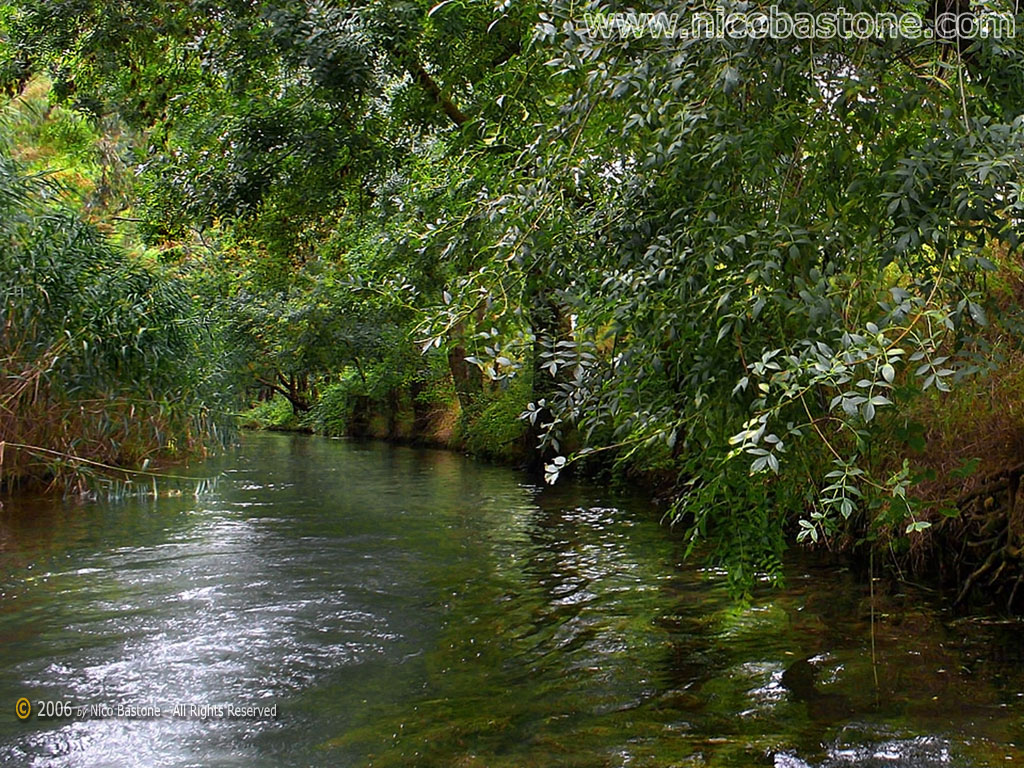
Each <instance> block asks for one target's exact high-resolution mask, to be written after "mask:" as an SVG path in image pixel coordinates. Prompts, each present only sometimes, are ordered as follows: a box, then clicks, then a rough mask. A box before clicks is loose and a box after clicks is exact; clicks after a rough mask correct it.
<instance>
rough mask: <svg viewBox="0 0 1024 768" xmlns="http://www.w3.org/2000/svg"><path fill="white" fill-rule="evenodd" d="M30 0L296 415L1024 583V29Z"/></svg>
mask: <svg viewBox="0 0 1024 768" xmlns="http://www.w3.org/2000/svg"><path fill="white" fill-rule="evenodd" d="M791 5H792V7H788V6H787V7H788V10H790V11H794V12H796V11H810V10H813V9H811V8H809V7H805V5H804V4H801V3H793V4H791ZM853 5H856V10H859V11H864V12H868V11H872V12H876V11H877V12H881V11H892V10H893V8H892V7H891V6H893V5H894V4H891V3H889V4H882V3H856V4H853ZM895 6H898V7H897V8H896V10H898V11H900V12H902V13H913V14H916V15H917V17H918V18H920V19H922V20H924V21H926V22H929V23H930V21H934V20H935V19H936V17H937V16H938V15H939V14H940V12H943V11H950V10H951V9H952V10H951V12H955V13H958V14H961V15H962V16H964V17H969V18H970V19H975V18H976V17H977V16H978V15H979V14H981V13H982V12H983V11H984V12H985V13H989V12H995V11H998V12H1002V13H1003V14H1004V15H1005V18H1006V19H1008V20H1009V21H1011V22H1017V21H1019V19H1015V18H1014V17H1013V15H1012V14H1013V13H1014V12H1016V9H1015V8H1014V7H1013V5H1012V4H1011V3H998V2H997V3H993V4H990V6H991V7H989V6H985V8H984V9H981V8H980V7H979V8H976V9H973V10H972V9H971V8H968V7H963V6H962V5H958V6H956V8H952V6H950V8H947V7H946V6H945V5H943V4H942V3H936V2H910V1H909V0H908V2H905V3H896V4H895ZM5 7H6V8H7V10H6V12H5V15H4V17H3V18H4V19H5V22H4V25H5V29H6V42H5V45H6V50H7V56H8V62H7V64H6V68H5V69H4V71H5V72H7V75H6V76H7V79H8V82H7V83H6V86H7V87H8V88H9V90H10V91H12V92H14V93H17V92H18V90H19V88H22V87H23V86H24V84H25V83H26V82H27V79H26V78H27V77H28V75H29V74H31V73H32V72H44V71H45V72H46V73H48V74H49V76H50V77H52V78H53V82H54V94H55V95H56V96H57V97H59V98H62V99H63V100H64V101H65V102H66V103H68V104H71V105H75V106H76V107H77V108H78V109H81V110H86V111H89V112H91V113H92V114H94V115H96V116H97V117H100V116H110V115H115V116H117V118H118V119H119V120H121V121H123V122H124V124H125V125H128V126H131V127H132V129H133V130H135V131H137V132H138V135H139V137H140V138H139V142H138V147H137V149H138V159H137V171H138V183H137V186H136V188H135V190H134V194H135V195H136V196H137V198H138V201H139V206H140V211H141V217H142V218H143V219H144V222H143V223H142V224H141V225H140V226H141V232H142V234H143V235H144V236H145V237H146V238H147V239H148V242H149V243H150V244H151V245H153V246H156V247H159V248H161V249H162V250H163V258H164V260H165V262H166V263H167V264H171V265H173V266H174V267H175V268H176V269H184V270H190V271H192V272H194V273H198V274H199V275H200V276H201V277H200V278H199V284H200V285H201V286H202V288H201V292H202V293H203V295H204V296H205V297H207V299H206V300H207V301H208V302H209V303H210V304H211V305H215V306H217V307H219V308H220V309H222V310H223V312H221V313H220V316H221V317H223V318H225V320H224V322H223V324H222V327H221V328H220V330H221V333H222V334H223V338H224V339H227V340H229V341H227V348H228V349H230V350H231V352H232V356H231V358H230V360H231V366H232V367H233V369H234V370H235V371H236V372H237V373H238V375H240V376H241V377H242V380H243V381H246V382H247V383H248V385H249V387H250V393H251V395H252V396H253V397H263V398H267V397H270V396H272V395H274V393H277V396H279V397H283V398H285V401H286V402H287V405H283V406H281V407H278V406H274V405H264V406H261V408H262V410H261V413H265V414H269V413H274V414H276V415H275V417H274V418H275V419H276V420H278V421H287V423H289V424H291V425H300V424H306V425H307V426H315V427H318V428H320V429H333V430H347V431H350V432H371V433H375V434H391V435H402V436H409V437H411V436H415V435H416V434H423V433H424V432H426V431H431V430H432V431H433V432H434V433H436V434H438V435H443V436H444V438H445V439H450V440H456V441H459V442H460V444H461V445H469V446H472V447H474V448H475V450H477V451H478V452H481V453H490V454H492V455H496V456H499V457H504V458H509V457H516V458H518V459H520V460H524V461H533V462H534V463H536V464H538V465H542V466H544V467H545V469H546V474H547V477H548V479H549V480H551V481H555V480H557V478H558V477H559V476H560V475H561V474H563V473H565V472H566V471H568V470H569V469H570V468H573V467H582V468H585V469H587V470H588V471H591V472H604V473H608V474H616V473H619V474H634V475H640V476H643V477H646V478H657V480H658V482H659V483H661V484H666V485H668V486H670V487H671V488H672V490H673V498H674V499H675V501H674V503H673V506H672V508H671V516H672V518H673V519H674V520H675V521H676V522H677V523H678V524H679V525H681V526H685V527H686V529H687V530H688V531H689V532H690V535H691V536H692V537H693V539H694V541H695V542H696V541H703V540H711V541H712V542H713V543H714V544H715V552H717V553H718V557H719V558H720V559H721V560H722V561H723V562H724V563H725V564H727V565H728V567H729V570H730V573H731V574H732V577H733V579H734V583H735V585H736V586H737V588H738V589H740V590H742V589H744V588H745V587H746V586H747V585H749V584H750V583H751V581H752V580H753V579H754V577H755V574H767V575H768V576H769V577H775V576H777V574H778V573H779V556H780V553H781V551H782V548H783V546H784V544H785V542H786V541H787V540H793V539H796V540H798V541H801V542H805V543H807V544H819V545H828V546H843V547H865V546H866V547H881V548H884V549H885V550H886V551H887V552H889V553H892V554H894V555H895V556H896V559H897V560H898V561H899V562H900V563H906V564H917V565H921V566H924V567H931V566H930V565H928V564H934V563H935V562H936V556H935V550H934V549H931V548H932V547H935V546H938V544H939V543H941V545H942V546H943V547H948V546H949V545H950V544H949V542H953V544H954V545H956V544H957V543H962V542H965V541H970V542H972V544H977V546H972V547H970V548H963V549H962V554H961V555H960V556H959V557H957V558H953V559H952V560H951V561H949V562H946V563H945V564H944V566H943V567H944V568H945V569H946V573H947V575H948V577H949V578H950V580H952V581H957V582H959V583H960V585H961V589H962V590H963V592H964V594H965V595H966V594H967V592H968V591H970V590H971V589H974V588H975V587H977V585H979V584H982V583H984V584H987V585H989V586H990V587H991V589H992V590H993V591H995V592H997V593H999V594H1000V597H1001V598H1002V599H1003V600H1005V601H1006V603H1007V604H1008V605H1009V606H1010V607H1011V608H1013V607H1014V606H1015V605H1016V607H1018V608H1019V604H1020V602H1021V601H1024V594H1018V591H1017V588H1016V587H1017V584H1019V583H1020V581H1021V580H1022V578H1024V562H1022V560H1021V555H1020V553H1021V551H1022V544H1024V524H1021V522H1020V521H1019V520H1018V518H1019V517H1020V515H1019V514H1018V512H1017V510H1018V506H1019V505H1018V503H1017V501H1016V493H1017V488H1018V485H1019V483H1017V481H1016V480H1014V479H1013V478H1018V477H1019V474H1020V472H1019V471H1018V470H1016V469H1014V467H1016V465H1017V462H1018V460H1019V459H1018V458H1017V454H1016V453H1015V452H1016V450H1017V448H1018V447H1020V446H1021V445H1024V418H1022V416H1021V412H1020V409H1019V407H1018V406H1017V403H1016V399H1015V398H1016V397H1017V396H1016V395H1013V394H1011V393H1012V391H1013V390H1014V386H1013V385H1014V383H1015V382H1016V381H1017V379H1016V376H1017V374H1016V372H1017V371H1018V370H1019V366H1018V362H1019V361H1020V359H1021V352H1020V348H1019V338H1020V334H1019V330H1020V328H1019V325H1018V323H1017V316H1018V314H1019V299H1020V296H1021V295H1024V291H1022V286H1024V284H1022V277H1021V276H1022V274H1024V272H1022V265H1021V262H1020V256H1019V243H1020V235H1021V229H1022V226H1024V217H1022V212H1024V204H1022V201H1021V181H1020V178H1021V168H1022V164H1024V116H1022V115H1024V56H1022V53H1024V52H1022V50H1021V43H1020V37H1019V36H1011V35H1006V36H1003V37H980V38H978V39H972V40H970V41H964V40H957V39H955V38H953V37H950V36H949V35H948V34H944V33H943V30H942V29H940V28H938V27H935V28H934V30H935V31H936V32H937V33H938V34H933V35H932V36H931V37H927V38H922V39H907V38H904V37H899V36H868V37H863V38H855V37H852V36H845V37H844V36H842V35H836V36H832V37H815V38H812V39H806V38H802V37H794V36H785V37H782V38H775V39H773V38H771V37H766V36H761V35H737V36H725V35H722V36H719V37H714V38H708V39H702V38H699V37H689V38H685V37H680V36H679V35H676V36H671V35H666V34H640V33H636V34H634V33H632V32H630V33H623V32H622V30H621V29H619V30H618V31H616V29H615V28H609V27H608V26H607V24H605V26H604V27H600V25H598V26H594V24H595V21H594V19H595V18H597V17H594V16H593V15H592V14H593V13H594V12H600V13H604V14H606V15H604V16H601V17H600V19H605V20H607V19H608V18H609V17H608V16H607V13H609V12H613V11H618V10H623V9H619V8H617V7H612V6H611V5H607V6H606V5H602V4H599V3H592V4H589V5H586V6H580V5H579V4H575V3H561V2H557V1H556V2H546V3H530V2H527V3H508V2H478V1H473V0H446V2H440V3H437V2H402V3H395V2H384V1H383V0H382V1H380V2H374V1H373V0H369V1H367V2H362V3H354V4H346V5H344V6H343V7H338V6H336V5H334V4H329V3H320V2H270V1H269V0H268V2H258V3H241V2H239V3H221V4H212V5H211V4H208V3H205V2H192V3H160V2H157V3H147V4H145V5H144V6H142V5H138V4H130V5H118V6H116V7H111V6H110V5H109V4H108V3H102V2H76V3H63V2H49V3H11V4H8V5H7V6H5ZM645 10H647V11H651V12H664V13H665V14H666V16H664V18H668V14H673V13H674V14H677V15H678V16H680V17H681V20H682V22H685V21H686V19H687V18H688V16H687V14H688V13H692V11H693V9H689V8H678V7H676V6H674V5H672V4H670V3H664V4H662V3H651V4H648V6H647V7H646V9H645ZM723 10H729V11H734V10H749V8H748V7H747V5H744V6H743V7H742V8H740V7H739V6H736V7H733V6H732V5H729V4H726V5H725V6H723ZM587 14H591V15H590V16H587ZM600 19H598V20H600ZM1017 26H1019V24H1018V25H1017ZM640 31H641V32H643V30H640ZM648 32H650V30H648ZM979 382H982V383H979ZM981 392H989V393H993V397H992V398H991V399H992V401H993V403H994V407H992V408H991V409H988V408H987V407H986V405H985V403H984V400H985V399H986V398H984V397H980V396H979V393H981ZM996 392H999V393H1002V394H1000V395H999V397H998V398H997V397H995V396H994V393H996ZM1000 398H1004V399H1005V401H1004V400H1003V399H1000ZM285 401H281V402H285ZM979 401H981V403H980V405H979ZM270 402H271V403H273V401H270ZM965 403H970V404H971V405H972V407H971V408H966V409H965V408H964V404H965ZM275 409H276V410H275ZM957 413H959V414H960V416H959V417H958V418H957V417H955V414H957ZM981 425H984V427H982V426H981ZM976 428H977V429H979V430H983V431H982V432H980V433H979V434H978V435H977V437H976V438H974V437H971V438H966V437H965V438H964V439H960V440H950V439H949V435H950V434H958V435H969V434H971V432H972V431H973V430H974V429H976ZM1007 473H1009V474H1007ZM1007 478H1010V479H1007ZM1003 480H1005V482H1003ZM1000 482H1002V485H999V483H1000ZM996 486H998V492H996V490H992V492H991V493H988V492H987V491H985V492H983V489H986V488H988V489H990V490H991V489H995V488H996ZM972 493H976V494H978V495H975V496H971V495H970V494H972ZM999 494H1002V496H999ZM997 496H998V499H997V498H996V497H997ZM982 497H984V498H982ZM977 499H981V501H980V502H977V503H978V504H981V505H982V506H981V508H980V511H979V509H977V508H976V506H977V504H976V503H975V502H976V500H977ZM988 499H991V503H989V502H988V501H986V500H988ZM986 503H989V507H988V508H985V507H984V505H985V504H986ZM965 505H966V506H965ZM972 505H973V506H972Z"/></svg>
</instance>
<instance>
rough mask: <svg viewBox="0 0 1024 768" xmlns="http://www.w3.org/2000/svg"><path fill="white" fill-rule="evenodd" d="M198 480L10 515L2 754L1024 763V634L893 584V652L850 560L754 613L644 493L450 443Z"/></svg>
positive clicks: (132, 758)
mask: <svg viewBox="0 0 1024 768" xmlns="http://www.w3.org/2000/svg"><path fill="white" fill-rule="evenodd" d="M193 471H194V472H195V473H196V474H197V475H198V476H202V475H209V474H215V473H221V472H222V473H223V475H222V478H221V480H220V482H219V483H218V484H217V486H216V487H215V488H214V489H213V490H212V491H211V492H209V493H207V494H205V495H203V496H200V497H199V498H195V497H194V496H193V495H191V494H188V493H186V494H185V495H182V496H180V497H170V498H168V497H161V498H159V499H157V500H156V501H153V500H149V501H127V502H119V503H94V504H78V505H67V504H64V505H62V504H56V503H48V504H38V505H29V504H27V503H24V502H23V503H20V504H18V503H13V502H8V504H7V506H6V507H5V508H4V509H3V510H0V651H2V657H0V762H2V763H3V764H5V765H7V764H9V765H12V766H13V765H18V766H56V767H61V766H118V767H121V766H146V767H147V768H149V767H150V766H204V767H206V766H275V767H276V766H371V765H372V766H403V767H405V766H439V767H441V766H443V767H445V768H449V767H452V768H458V767H469V766H489V767H492V768H499V767H501V768H512V767H513V766H514V767H515V768H532V767H537V768H541V767H544V768H548V767H551V766H586V767H590V766H594V767H595V768H596V767H600V766H658V767H659V768H660V767H664V768H668V767H669V766H691V765H693V766H700V765H710V766H759V765H763V766H778V767H780V768H804V767H805V766H816V767H818V766H821V767H840V766H925V767H927V766H995V765H1010V764H1015V763H1016V764H1021V765H1024V749H1022V745H1024V723H1022V715H1024V637H1022V635H1024V632H1022V627H1021V626H1020V625H1017V624H1001V623H983V622H980V621H954V620H952V619H950V618H949V617H948V616H945V615H943V614H942V613H941V612H939V611H938V609H937V608H936V607H934V605H932V606H929V604H928V602H929V601H928V600H927V599H926V598H925V597H923V596H922V595H921V594H918V593H908V594H899V593H897V594H889V595H886V596H885V597H884V598H883V599H882V600H881V601H880V602H879V603H878V606H877V612H878V614H879V615H878V616H877V617H876V621H875V626H874V632H875V660H874V662H873V661H872V654H871V621H870V603H869V600H868V595H867V592H866V589H867V588H866V586H865V585H864V584H863V583H860V582H858V581H856V580H855V579H853V578H852V577H850V576H849V575H848V574H847V573H845V572H844V571H842V570H841V569H837V568H831V569H826V568H822V567H815V566H812V565H811V564H808V563H805V562H803V563H802V562H794V563H792V564H791V565H790V567H789V576H788V578H789V586H788V588H787V589H786V590H784V591H782V592H770V591H768V590H765V591H764V593H763V594H759V595H758V596H757V597H756V598H755V600H754V603H753V605H752V606H750V607H748V608H745V609H739V608H736V607H735V606H734V605H733V604H732V603H731V602H730V600H729V598H728V595H727V594H726V592H725V589H724V585H723V583H722V580H721V578H720V577H719V576H718V575H717V574H715V573H714V572H712V571H706V570H702V569H700V568H698V567H697V564H695V563H691V562H683V561H682V557H681V555H682V546H681V544H680V543H679V541H678V540H677V537H674V536H673V535H672V534H671V532H669V531H667V530H666V529H665V528H664V527H662V526H660V525H659V521H658V512H657V511H656V510H654V509H652V508H650V507H649V506H647V505H646V504H645V503H644V502H643V501H642V500H641V498H624V497H617V496H614V495H611V494H609V493H606V492H604V491H602V489H600V488H594V487H589V488H588V487H586V486H573V485H565V486H560V487H557V488H555V489H542V488H540V487H538V486H536V485H534V484H532V483H531V482H530V481H529V480H528V479H527V478H525V477H524V476H522V475H520V474H517V473H515V472H513V471H509V470H504V469H499V468H494V467H488V466H483V465H480V464H476V463H474V462H472V461H469V460H466V459H464V458H462V457H459V456H457V455H453V454H449V453H445V452H439V451H424V450H414V449H408V448H397V447H391V446H386V445H381V444H354V443H350V442H346V441H340V440H324V439H317V438H309V437H303V436H287V435H273V434H259V435H250V436H246V438H245V441H244V445H243V447H242V449H240V450H239V451H238V452H237V453H236V454H232V455H230V456H227V457H224V458H222V459H220V460H218V461H216V462H210V463H209V464H207V465H205V466H201V467H195V468H193ZM787 669H790V673H789V675H788V676H787V678H786V679H785V680H784V679H783V673H784V672H785V671H786V670H787ZM801 674H802V677H801ZM876 676H877V683H876ZM794 680H796V681H797V682H796V683H794ZM800 680H802V682H800ZM20 697H26V698H28V699H29V700H30V702H31V704H32V707H33V710H34V711H33V713H32V714H31V715H30V716H29V718H28V719H27V720H25V721H22V720H19V719H18V718H17V716H16V714H15V701H16V700H17V699H18V698H20ZM45 702H64V703H67V704H69V705H71V706H72V707H74V708H75V709H73V710H72V712H71V714H67V713H65V714H64V716H62V717H57V718H53V719H40V718H39V716H38V715H39V705H40V704H41V703H45ZM83 706H84V707H88V706H94V707H103V706H105V707H108V708H109V710H108V711H105V712H104V711H101V710H99V709H96V710H94V711H93V712H91V713H90V712H82V711H80V710H79V709H78V707H83ZM131 706H137V707H153V708H156V707H159V708H160V711H161V714H160V716H158V717H148V718H136V717H124V716H122V717H118V716H117V709H116V708H117V707H122V708H125V707H131ZM229 706H231V707H236V708H238V707H246V706H259V707H276V710H275V712H276V717H271V716H268V715H263V716H259V715H257V716H255V717H252V716H245V717H235V718H231V717H227V716H225V715H226V713H227V707H229ZM175 707H182V709H179V710H177V712H176V711H175ZM193 707H195V709H193ZM204 708H205V709H204Z"/></svg>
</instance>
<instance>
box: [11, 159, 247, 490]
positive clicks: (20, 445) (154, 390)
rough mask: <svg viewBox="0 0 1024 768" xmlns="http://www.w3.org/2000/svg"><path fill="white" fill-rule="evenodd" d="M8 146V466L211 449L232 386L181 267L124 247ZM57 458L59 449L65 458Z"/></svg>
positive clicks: (125, 462)
mask: <svg viewBox="0 0 1024 768" xmlns="http://www.w3.org/2000/svg"><path fill="white" fill-rule="evenodd" d="M53 191H54V187H53V185H52V184H51V183H48V182H47V181H46V180H45V179H39V178H35V177H27V176H25V175H24V174H23V173H22V171H21V170H20V169H19V168H18V166H17V165H16V164H15V163H14V162H13V161H12V160H11V159H10V158H9V157H6V156H3V155H0V221H2V224H0V227H2V230H3V231H2V234H0V236H2V237H3V239H4V241H5V242H6V243H7V245H6V247H5V248H4V249H3V250H2V251H0V296H3V301H2V303H0V326H2V327H4V328H5V333H4V334H3V336H2V337H0V367H2V381H3V383H2V384H0V406H2V410H0V414H2V415H0V441H3V442H5V443H6V444H7V446H8V450H9V451H10V453H9V454H8V458H7V459H6V460H5V463H4V471H5V476H6V478H7V479H12V478H13V479H15V480H17V479H20V478H22V477H23V476H25V475H28V476H30V477H31V476H47V475H54V474H56V479H57V480H59V481H61V482H66V483H70V482H73V481H77V480H78V479H79V475H78V472H79V471H80V470H81V469H82V466H83V465H84V464H85V463H86V462H99V463H101V464H104V465H116V466H133V465H137V464H139V463H141V462H143V461H147V460H149V459H152V458H157V457H159V456H161V455H168V454H170V455H187V454H189V453H194V452H197V451H200V450H203V449H204V448H205V446H206V445H207V441H208V440H209V439H210V438H211V436H212V435H215V434H216V431H217V423H218V422H219V421H220V418H221V417H220V415H219V414H218V413H217V411H218V407H219V406H220V404H221V403H223V401H224V397H227V396H228V393H227V392H223V391H222V394H218V389H221V387H220V385H221V383H222V382H221V381H220V378H219V370H218V368H217V367H216V365H215V364H214V363H213V360H212V357H211V355H212V354H213V353H214V352H215V346H214V345H213V343H212V342H211V340H210V339H209V337H208V333H207V328H206V327H205V326H204V323H203V320H202V317H201V315H200V314H199V312H198V308H197V307H196V306H195V304H194V302H193V300H192V297H191V296H190V295H189V293H188V292H187V290H186V287H185V284H184V283H183V282H182V281H181V280H177V279H174V278H173V277H172V276H170V275H165V274H161V273H159V272H158V271H156V270H154V269H152V268H149V267H146V266H143V265H141V264H139V263H137V262H135V261H133V260H131V259H130V258H128V257H127V256H126V255H125V254H124V253H123V252H122V251H120V250H118V249H117V248H115V247H113V246H112V245H111V244H110V243H109V241H107V240H106V239H105V238H104V237H103V236H102V235H101V234H100V233H99V232H98V231H97V230H96V229H95V228H94V227H92V226H90V225H89V224H87V223H85V222H83V221H82V219H81V218H80V217H79V216H78V215H76V214H75V213H74V212H71V211H69V210H66V209H64V208H62V207H60V206H59V205H57V204H55V203H53V202H51V198H52V196H53ZM55 459H56V461H55Z"/></svg>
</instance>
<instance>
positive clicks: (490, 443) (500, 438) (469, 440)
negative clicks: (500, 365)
mask: <svg viewBox="0 0 1024 768" xmlns="http://www.w3.org/2000/svg"><path fill="white" fill-rule="evenodd" d="M532 396H533V387H532V386H531V382H530V379H529V377H528V376H517V377H515V378H513V379H511V380H510V381H507V382H502V386H499V387H497V389H496V390H495V391H494V392H492V393H488V394H484V395H481V396H480V399H479V401H478V402H477V404H476V408H474V409H473V410H472V411H471V412H470V413H467V414H465V415H464V427H463V430H464V431H463V434H464V436H465V443H466V448H467V450H468V451H469V452H470V453H471V454H473V455H474V456H482V457H486V458H491V459H498V460H504V461H523V460H524V459H525V457H526V455H527V448H528V446H527V444H526V442H525V439H526V435H527V428H526V422H525V421H523V419H522V418H520V417H521V415H522V413H523V411H524V410H526V405H527V403H529V402H530V399H531V397H532Z"/></svg>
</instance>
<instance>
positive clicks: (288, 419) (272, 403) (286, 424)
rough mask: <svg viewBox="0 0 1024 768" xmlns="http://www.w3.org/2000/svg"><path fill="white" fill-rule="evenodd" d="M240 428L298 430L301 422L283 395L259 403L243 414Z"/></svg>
mask: <svg viewBox="0 0 1024 768" xmlns="http://www.w3.org/2000/svg"><path fill="white" fill-rule="evenodd" d="M240 426H241V427H242V428H243V429H273V430H282V431H288V430H296V429H299V428H300V426H301V425H300V424H299V420H298V418H296V416H295V413H294V411H293V410H292V404H291V403H289V402H288V400H287V399H286V398H284V397H282V396H281V395H274V397H273V398H272V399H271V400H264V401H263V402H261V403H257V404H256V405H255V406H253V407H252V408H250V409H249V410H248V411H246V412H245V413H243V414H242V416H241V421H240Z"/></svg>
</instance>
